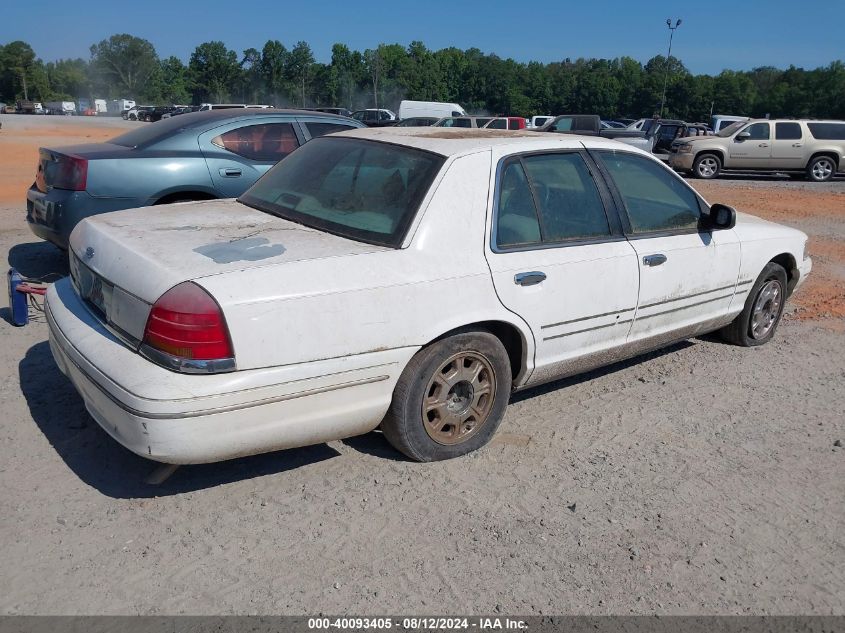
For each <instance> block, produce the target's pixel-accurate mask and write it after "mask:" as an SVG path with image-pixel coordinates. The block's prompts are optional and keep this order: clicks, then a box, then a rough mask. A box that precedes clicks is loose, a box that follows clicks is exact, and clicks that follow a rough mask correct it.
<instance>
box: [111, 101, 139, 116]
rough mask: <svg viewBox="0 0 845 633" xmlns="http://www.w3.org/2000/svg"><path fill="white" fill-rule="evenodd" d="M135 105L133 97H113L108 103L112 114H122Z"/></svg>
mask: <svg viewBox="0 0 845 633" xmlns="http://www.w3.org/2000/svg"><path fill="white" fill-rule="evenodd" d="M134 107H135V102H134V101H133V100H132V99H112V100H111V101H109V103H108V112H109V114H110V115H112V116H120V115H121V114H123V113H124V112H126V111H127V110H129V109H130V108H134Z"/></svg>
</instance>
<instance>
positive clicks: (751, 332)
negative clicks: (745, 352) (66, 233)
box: [720, 262, 786, 347]
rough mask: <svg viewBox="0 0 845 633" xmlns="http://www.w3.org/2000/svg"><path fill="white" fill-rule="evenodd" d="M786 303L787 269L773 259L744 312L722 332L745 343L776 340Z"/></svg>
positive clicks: (732, 340)
mask: <svg viewBox="0 0 845 633" xmlns="http://www.w3.org/2000/svg"><path fill="white" fill-rule="evenodd" d="M785 303H786V271H785V270H784V269H783V266H781V265H780V264H775V263H774V262H769V263H768V264H766V267H765V268H763V272H761V273H760V276H759V277H757V281H755V282H754V285H753V286H752V287H751V292H749V293H748V297H747V298H746V300H745V307H744V308H743V309H742V312H740V313H739V315H738V316H737V317H736V319H734V320H733V322H731V323H730V324H729V325H727V326H725V327H724V328H723V329H722V330H721V331H720V334H721V335H722V338H724V339H725V340H726V341H728V342H730V343H733V344H734V345H741V346H742V347H754V346H757V345H763V344H765V343H768V342H769V341H770V340H772V337H773V336H774V335H775V330H777V327H778V324H779V323H780V317H781V315H782V314H783V307H784V304H785Z"/></svg>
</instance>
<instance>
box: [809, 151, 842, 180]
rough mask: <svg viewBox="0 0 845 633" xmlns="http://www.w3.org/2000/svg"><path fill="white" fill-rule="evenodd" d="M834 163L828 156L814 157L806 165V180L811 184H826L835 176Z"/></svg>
mask: <svg viewBox="0 0 845 633" xmlns="http://www.w3.org/2000/svg"><path fill="white" fill-rule="evenodd" d="M836 167H837V165H836V161H835V160H834V159H833V158H831V157H830V156H816V157H815V158H814V159H813V160H811V161H810V162H809V164H808V165H807V178H808V179H810V180H812V181H813V182H827V181H828V180H830V179H831V178H833V176H834V175H835V174H836Z"/></svg>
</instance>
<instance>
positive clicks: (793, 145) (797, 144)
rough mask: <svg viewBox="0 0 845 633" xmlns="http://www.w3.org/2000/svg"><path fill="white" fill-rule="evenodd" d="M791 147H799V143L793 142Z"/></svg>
mask: <svg viewBox="0 0 845 633" xmlns="http://www.w3.org/2000/svg"><path fill="white" fill-rule="evenodd" d="M792 147H801V143H793V144H792Z"/></svg>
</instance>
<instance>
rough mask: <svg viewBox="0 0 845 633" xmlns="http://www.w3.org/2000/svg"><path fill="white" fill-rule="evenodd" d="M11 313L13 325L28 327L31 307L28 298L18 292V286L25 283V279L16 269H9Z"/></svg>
mask: <svg viewBox="0 0 845 633" xmlns="http://www.w3.org/2000/svg"><path fill="white" fill-rule="evenodd" d="M8 277H9V311H10V312H11V313H12V314H11V319H12V325H19V326H20V325H26V324H27V323H29V306H28V305H27V296H26V294H25V293H23V292H18V286H20V285H22V284H23V283H24V281H23V277H21V275H20V273H19V272H18V271H17V270H15V269H14V268H10V269H9V274H8Z"/></svg>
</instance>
